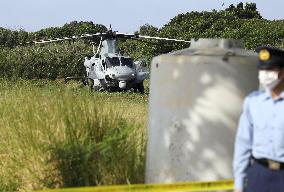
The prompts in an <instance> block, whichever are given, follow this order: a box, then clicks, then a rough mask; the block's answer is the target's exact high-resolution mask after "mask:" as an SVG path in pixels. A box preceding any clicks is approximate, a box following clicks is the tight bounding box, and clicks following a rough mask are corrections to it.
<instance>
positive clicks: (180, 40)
mask: <svg viewBox="0 0 284 192" xmlns="http://www.w3.org/2000/svg"><path fill="white" fill-rule="evenodd" d="M138 37H139V38H143V39H156V40H165V41H176V42H185V43H190V41H187V40H182V39H171V38H165V37H152V36H143V35H139V36H138Z"/></svg>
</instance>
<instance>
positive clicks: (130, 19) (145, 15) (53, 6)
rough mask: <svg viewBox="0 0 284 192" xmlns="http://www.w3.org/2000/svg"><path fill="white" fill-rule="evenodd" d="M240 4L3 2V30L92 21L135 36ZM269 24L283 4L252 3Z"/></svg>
mask: <svg viewBox="0 0 284 192" xmlns="http://www.w3.org/2000/svg"><path fill="white" fill-rule="evenodd" d="M240 1H241V0H239V1H236V0H0V27H4V28H9V29H13V30H17V29H20V28H21V29H24V30H26V31H37V30H40V29H43V28H46V27H58V26H62V25H64V24H65V23H69V22H71V21H93V22H94V23H96V24H103V25H105V26H109V25H110V24H111V25H112V28H113V30H115V31H119V32H125V33H132V32H134V31H137V30H139V27H140V26H142V25H143V24H146V23H147V24H150V25H153V26H155V27H159V28H160V27H162V26H163V25H165V24H166V23H168V22H169V21H170V19H171V18H173V17H174V16H176V15H178V14H180V13H186V12H191V11H211V10H212V9H216V10H220V9H225V8H227V7H229V5H230V4H234V5H236V4H238V3H239V2H240ZM242 2H243V3H244V4H245V3H246V2H254V3H256V5H257V8H258V11H259V12H260V13H261V15H262V16H263V17H264V18H266V19H269V20H274V19H284V11H283V7H284V1H283V0H270V1H264V0H251V1H242Z"/></svg>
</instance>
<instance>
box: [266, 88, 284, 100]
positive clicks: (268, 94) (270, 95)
mask: <svg viewBox="0 0 284 192" xmlns="http://www.w3.org/2000/svg"><path fill="white" fill-rule="evenodd" d="M268 99H272V94H271V91H269V90H265V91H264V94H263V100H268ZM282 99H284V90H282V92H281V93H280V95H279V97H278V98H277V99H276V100H282Z"/></svg>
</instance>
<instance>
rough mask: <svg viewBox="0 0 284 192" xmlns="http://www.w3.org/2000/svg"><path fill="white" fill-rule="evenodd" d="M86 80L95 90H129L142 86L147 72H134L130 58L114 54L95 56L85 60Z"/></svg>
mask: <svg viewBox="0 0 284 192" xmlns="http://www.w3.org/2000/svg"><path fill="white" fill-rule="evenodd" d="M84 66H85V67H86V75H87V78H89V79H91V80H92V81H93V84H92V86H93V88H94V89H96V90H129V89H134V90H135V89H138V87H139V86H141V84H142V86H143V80H144V79H145V78H146V76H147V74H148V73H147V72H139V71H137V70H136V67H135V65H134V62H133V60H132V59H131V57H127V56H121V55H119V54H114V53H105V54H103V55H102V54H99V55H98V54H96V55H94V56H93V57H91V58H90V59H88V58H85V63H84Z"/></svg>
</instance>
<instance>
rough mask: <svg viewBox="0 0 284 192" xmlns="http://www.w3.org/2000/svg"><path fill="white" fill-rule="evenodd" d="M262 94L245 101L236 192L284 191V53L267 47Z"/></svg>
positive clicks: (262, 67)
mask: <svg viewBox="0 0 284 192" xmlns="http://www.w3.org/2000/svg"><path fill="white" fill-rule="evenodd" d="M256 51H257V52H258V54H259V62H258V64H257V67H258V70H259V71H258V72H259V73H258V78H259V83H260V86H261V87H262V90H259V91H255V92H253V93H251V94H250V95H248V96H247V97H246V98H245V101H244V106H243V112H242V115H241V117H240V121H239V127H238V130H237V136H236V142H235V152H234V162H233V167H234V179H235V192H282V191H284V51H283V50H281V49H277V48H275V47H268V46H263V47H259V48H257V50H256Z"/></svg>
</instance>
